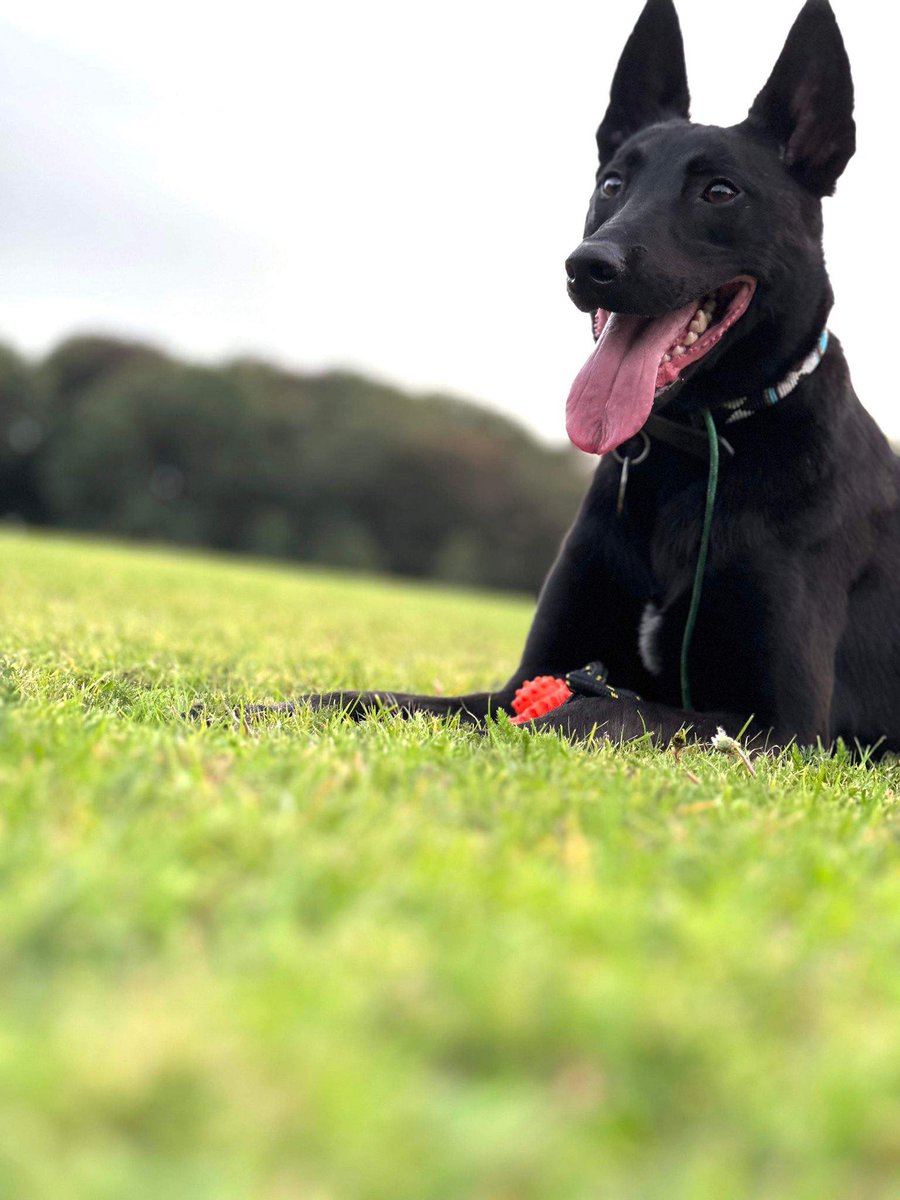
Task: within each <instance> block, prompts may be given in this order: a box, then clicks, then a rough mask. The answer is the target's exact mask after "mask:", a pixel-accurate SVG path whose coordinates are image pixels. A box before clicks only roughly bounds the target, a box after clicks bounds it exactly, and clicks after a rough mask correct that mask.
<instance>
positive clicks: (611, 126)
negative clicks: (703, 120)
mask: <svg viewBox="0 0 900 1200" xmlns="http://www.w3.org/2000/svg"><path fill="white" fill-rule="evenodd" d="M690 104H691V97H690V93H689V91H688V82H687V71H686V69H685V65H684V43H683V42H682V39H681V26H680V25H679V24H678V14H677V13H676V12H675V5H674V4H673V3H672V0H647V3H646V4H645V5H644V11H643V12H642V13H641V15H640V16H639V17H638V21H637V24H636V25H635V27H634V29H633V30H632V32H631V37H630V38H629V39H628V41H627V42H626V44H625V49H624V50H623V51H622V57H621V58H620V59H619V65H618V66H617V67H616V73H615V75H614V76H613V81H612V88H611V89H610V93H609V108H608V109H607V110H606V116H605V117H604V118H603V121H602V122H601V124H600V128H599V129H598V130H597V147H598V149H599V151H600V162H601V163H605V162H606V161H607V160H608V159H610V158H612V156H613V155H614V154H615V152H616V151H617V150H618V148H619V147H620V146H621V145H622V143H623V142H624V141H625V140H626V138H629V137H631V135H632V134H633V133H637V131H638V130H639V129H644V128H645V127H646V126H647V125H655V124H656V123H657V122H658V121H668V120H671V118H672V117H684V118H687V115H688V112H689V110H690Z"/></svg>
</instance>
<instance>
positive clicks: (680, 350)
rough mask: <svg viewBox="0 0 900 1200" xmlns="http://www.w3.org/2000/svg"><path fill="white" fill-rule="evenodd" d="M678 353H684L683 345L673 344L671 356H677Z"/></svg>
mask: <svg viewBox="0 0 900 1200" xmlns="http://www.w3.org/2000/svg"><path fill="white" fill-rule="evenodd" d="M680 354H684V346H674V347H673V349H672V357H673V358H678V356H679V355H680Z"/></svg>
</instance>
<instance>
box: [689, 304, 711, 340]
mask: <svg viewBox="0 0 900 1200" xmlns="http://www.w3.org/2000/svg"><path fill="white" fill-rule="evenodd" d="M707 329H709V317H708V316H707V315H706V313H705V312H704V311H703V309H702V308H701V309H698V311H697V314H696V316H695V317H694V319H693V321H691V324H690V330H691V333H696V334H701V333H706V331H707Z"/></svg>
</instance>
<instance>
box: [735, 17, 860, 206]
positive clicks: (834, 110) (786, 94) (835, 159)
mask: <svg viewBox="0 0 900 1200" xmlns="http://www.w3.org/2000/svg"><path fill="white" fill-rule="evenodd" d="M745 125H748V126H750V127H751V128H753V129H755V130H757V131H758V132H761V133H763V134H764V135H765V136H766V137H769V138H772V139H774V140H775V141H776V142H777V143H778V146H779V149H780V152H781V156H782V158H783V160H784V163H785V166H787V167H788V169H789V170H790V172H791V174H792V175H794V176H795V178H797V179H798V180H799V181H800V182H801V183H802V184H803V185H804V186H805V187H807V188H809V190H810V191H812V192H814V193H815V194H816V195H817V196H830V195H831V194H832V192H833V191H834V185H835V184H836V183H837V181H838V178H839V177H840V175H841V172H842V171H843V170H844V167H846V165H847V163H848V162H849V161H850V159H851V158H852V156H853V152H854V150H855V149H856V124H855V122H854V120H853V79H852V77H851V74H850V60H849V59H848V58H847V51H846V50H845V49H844V39H843V38H842V37H841V31H840V30H839V29H838V25H837V21H836V20H835V18H834V13H833V12H832V11H831V5H830V4H829V3H828V0H807V2H806V4H805V5H804V6H803V9H802V10H801V12H800V15H799V16H798V17H797V20H796V21H795V22H794V24H793V26H792V28H791V31H790V33H789V34H788V37H787V41H786V42H785V44H784V49H783V50H782V51H781V56H780V57H779V59H778V62H777V63H776V64H775V69H774V70H773V72H772V74H771V76H770V78H769V82H768V83H767V84H766V86H765V87H764V88H763V90H762V91H761V92H760V93H759V95H758V96H757V97H756V99H755V100H754V102H753V106H752V107H751V109H750V115H749V116H748V117H747V120H746V122H745Z"/></svg>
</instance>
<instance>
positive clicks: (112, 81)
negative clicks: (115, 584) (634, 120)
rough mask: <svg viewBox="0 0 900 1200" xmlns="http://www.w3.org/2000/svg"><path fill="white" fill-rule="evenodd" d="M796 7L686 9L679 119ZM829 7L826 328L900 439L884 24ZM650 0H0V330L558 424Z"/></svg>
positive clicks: (754, 79) (733, 113) (737, 107)
mask: <svg viewBox="0 0 900 1200" xmlns="http://www.w3.org/2000/svg"><path fill="white" fill-rule="evenodd" d="M799 7H800V0H795V3H788V4H785V3H784V0H741V2H739V3H738V2H736V0H732V2H730V3H722V2H720V3H718V4H717V3H710V2H709V0H702V2H701V0H682V3H681V4H680V6H679V11H680V13H681V17H682V27H683V29H684V34H685V40H686V48H687V59H688V71H689V74H690V78H691V89H692V92H693V95H694V116H695V118H696V119H697V120H700V121H707V122H711V123H717V124H729V123H732V122H734V121H737V120H739V119H741V117H742V116H743V115H744V113H745V112H746V109H747V107H748V105H749V103H750V101H751V99H752V98H753V96H754V95H755V93H756V91H757V90H758V89H759V87H760V86H761V85H762V83H763V82H764V81H765V78H766V77H767V75H768V72H769V70H770V68H771V67H772V65H773V64H774V62H775V59H776V57H777V54H778V51H779V50H780V48H781V45H782V43H783V40H784V36H785V34H786V32H787V29H788V27H789V25H790V23H791V21H792V20H793V17H794V16H795V15H796V11H797V10H798V9H799ZM834 7H835V10H836V12H837V14H838V19H839V21H840V23H841V26H842V28H843V32H844V36H845V39H846V41H847V45H848V49H849V51H850V56H851V60H852V62H853V66H854V73H855V78H856V85H857V101H858V102H857V119H858V122H859V126H860V138H859V144H860V149H859V152H858V153H857V157H856V158H855V159H854V160H853V161H852V162H851V164H850V167H849V168H848V171H847V174H846V176H845V178H844V180H842V182H841V184H840V185H839V188H838V194H837V197H836V198H835V199H834V200H830V201H827V202H826V225H827V234H826V246H827V249H828V257H829V263H830V267H831V273H832V279H833V282H834V284H835V290H836V293H837V295H838V304H837V306H836V309H835V312H834V315H833V318H832V321H831V327H832V329H833V330H834V331H835V332H836V333H837V334H838V335H839V336H840V337H841V338H842V340H843V342H844V344H845V347H846V349H847V352H848V356H849V359H850V365H851V369H852V371H853V375H854V380H855V382H856V385H857V390H858V391H859V393H860V396H861V398H862V399H863V401H864V403H865V404H866V405H867V406H868V408H869V409H870V411H871V412H872V413H873V414H874V415H875V416H876V418H877V419H878V420H879V421H880V422H881V424H882V426H883V427H884V428H885V429H886V430H887V431H888V432H889V433H890V434H891V435H892V436H895V437H896V436H898V435H900V404H898V402H897V400H896V399H895V397H894V391H893V383H892V381H891V380H890V378H889V376H890V375H891V374H892V373H893V370H894V369H895V368H894V366H893V362H892V361H890V362H889V361H886V360H887V357H888V356H886V355H885V354H884V353H883V347H885V346H887V347H888V353H889V355H890V356H891V360H892V358H893V354H894V352H895V348H896V345H897V332H896V328H895V325H896V318H895V315H894V310H893V305H892V303H889V302H888V295H889V293H892V291H893V280H894V279H895V278H896V277H897V273H898V270H897V268H898V263H897V258H898V253H897V236H896V233H895V232H894V222H895V208H896V205H895V203H894V188H893V184H894V178H895V176H894V175H893V172H894V169H895V164H894V158H895V152H894V148H895V146H896V144H897V134H896V130H895V122H896V118H897V102H896V93H895V88H896V74H897V71H896V65H895V62H894V48H893V38H891V37H888V36H886V30H885V29H884V28H882V27H881V22H879V21H876V20H873V15H874V14H875V13H877V12H878V11H879V10H877V9H876V8H875V7H874V6H864V5H862V4H859V3H855V4H854V3H850V0H834ZM640 8H641V2H640V0H617V2H616V3H609V2H607V0H592V2H591V3H584V2H582V0H558V2H557V3H555V4H535V5H527V4H523V3H518V4H511V3H497V2H494V0H452V2H451V3H447V2H446V0H444V2H442V3H440V4H433V3H428V2H420V3H413V2H411V0H373V2H372V3H361V2H357V0H330V2H319V3H310V2H309V0H306V2H303V3H299V4H288V3H276V2H274V0H256V2H255V3H253V4H227V3H222V2H220V3H216V4H210V3H201V2H200V0H180V2H179V3H172V2H171V0H156V3H154V4H152V5H150V4H140V5H132V4H123V3H122V2H121V0H115V2H107V0H79V3H76V4H72V3H71V2H69V3H61V2H60V0H28V3H27V4H25V3H23V0H16V3H10V2H9V0H0V79H2V81H3V82H2V96H3V100H2V104H0V269H2V277H3V287H2V289H0V339H4V340H7V341H10V342H12V343H13V344H14V345H17V346H18V347H19V348H21V349H24V350H26V351H29V352H42V351H44V350H46V349H47V348H48V347H49V346H50V345H52V344H53V343H54V342H56V341H57V340H58V339H60V338H61V337H63V336H65V335H67V334H69V333H72V332H73V331H84V330H92V331H96V330H105V331H110V332H114V333H120V334H127V335H133V336H139V337H143V338H147V339H150V340H153V341H157V342H160V343H162V344H163V345H164V346H167V347H168V348H170V349H171V350H173V351H176V352H179V353H182V354H186V355H188V356H191V357H195V358H201V359H209V358H215V357H218V356H223V355H231V354H235V353H245V352H249V353H254V354H258V355H263V356H266V357H269V358H272V359H274V360H276V361H279V362H281V363H283V364H285V365H290V366H296V367H300V368H310V367H321V366H328V365H344V366H351V367H354V368H358V369H360V370H362V371H366V372H370V373H373V374H375V375H378V376H380V377H382V378H385V379H388V380H392V381H395V382H398V383H400V384H403V385H406V386H409V387H412V388H436V389H441V390H447V391H451V392H455V393H458V394H462V395H468V396H471V397H474V398H476V399H479V400H482V401H484V402H486V403H488V404H491V405H493V406H496V407H497V408H499V409H502V410H503V411H505V412H507V413H510V414H512V415H516V416H518V417H519V418H521V419H522V420H523V421H525V422H526V423H527V424H528V425H529V426H530V427H531V428H532V429H534V430H536V431H537V432H538V433H540V434H542V435H543V436H545V437H547V438H550V439H553V440H557V441H559V440H562V438H563V437H564V416H563V410H564V404H565V398H566V395H567V392H568V388H569V384H570V382H571V380H572V378H573V377H574V375H575V374H576V372H577V371H578V369H579V367H580V366H581V364H582V361H583V360H584V358H585V357H586V355H587V354H588V352H589V349H590V345H591V341H590V334H589V329H588V326H587V321H586V318H584V317H582V316H581V315H580V314H579V313H577V312H576V311H575V309H574V308H573V307H572V306H571V305H570V303H569V301H568V300H567V299H566V295H565V287H564V272H563V261H564V259H565V257H566V255H567V254H568V252H569V251H570V250H571V249H572V248H573V247H574V246H575V245H576V244H577V242H578V240H579V237H580V233H581V227H582V222H583V218H584V212H585V210H586V207H587V201H588V197H589V194H590V191H591V187H592V180H593V172H594V167H595V161H594V160H595V149H594V141H593V136H594V130H595V128H596V126H597V124H598V122H599V120H600V117H601V116H602V114H603V110H604V108H605V104H606V98H607V95H608V89H609V82H610V78H611V75H612V71H613V68H614V66H615V63H616V60H617V58H618V55H619V51H620V50H621V48H622V45H623V44H624V41H625V38H626V37H627V35H628V33H629V31H630V29H631V27H632V25H633V23H634V21H635V19H636V18H637V15H638V13H639V11H640ZM880 11H881V12H882V13H884V12H885V11H886V10H884V9H882V10H880ZM882 148H883V149H882Z"/></svg>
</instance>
